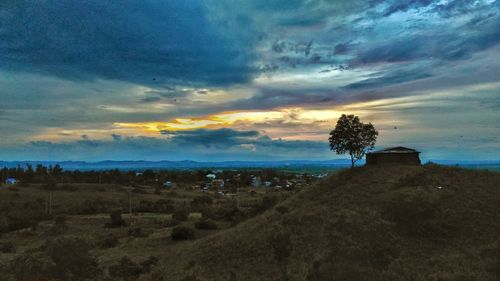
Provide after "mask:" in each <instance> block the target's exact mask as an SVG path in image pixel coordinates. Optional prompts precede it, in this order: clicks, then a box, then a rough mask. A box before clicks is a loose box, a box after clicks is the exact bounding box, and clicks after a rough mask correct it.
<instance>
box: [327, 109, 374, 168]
mask: <svg viewBox="0 0 500 281" xmlns="http://www.w3.org/2000/svg"><path fill="white" fill-rule="evenodd" d="M377 135H378V132H377V130H375V128H374V127H373V125H372V124H371V123H368V124H363V123H361V122H360V121H359V117H358V116H354V115H345V114H342V116H341V117H340V118H339V120H338V121H337V125H336V126H335V129H334V130H333V131H331V132H330V138H329V141H330V149H331V150H335V152H336V153H337V154H346V153H349V155H350V156H351V167H354V163H356V161H358V160H359V159H362V158H363V156H365V154H366V152H367V151H369V150H371V149H373V147H374V146H375V141H376V140H377Z"/></svg>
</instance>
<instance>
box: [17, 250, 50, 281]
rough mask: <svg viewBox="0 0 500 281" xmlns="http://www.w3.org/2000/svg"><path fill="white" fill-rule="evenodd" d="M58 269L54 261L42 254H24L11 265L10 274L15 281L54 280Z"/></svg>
mask: <svg viewBox="0 0 500 281" xmlns="http://www.w3.org/2000/svg"><path fill="white" fill-rule="evenodd" d="M56 267H57V265H56V264H55V263H54V261H53V260H52V259H50V258H49V257H47V256H46V255H45V254H44V253H42V252H35V253H24V254H23V255H20V256H18V257H16V258H15V259H14V260H12V261H11V263H10V272H11V273H12V275H13V277H14V280H18V281H29V280H54V278H55V277H56V270H57V269H56Z"/></svg>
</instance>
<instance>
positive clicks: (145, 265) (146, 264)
mask: <svg viewBox="0 0 500 281" xmlns="http://www.w3.org/2000/svg"><path fill="white" fill-rule="evenodd" d="M157 264H158V258H157V257H155V256H150V257H149V258H148V259H147V260H145V261H143V262H141V267H142V272H143V273H147V272H149V271H151V267H153V266H155V265H157Z"/></svg>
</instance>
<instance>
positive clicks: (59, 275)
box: [42, 237, 100, 280]
mask: <svg viewBox="0 0 500 281" xmlns="http://www.w3.org/2000/svg"><path fill="white" fill-rule="evenodd" d="M42 249H43V250H44V252H45V255H46V256H47V257H49V258H50V260H51V261H52V262H53V264H55V270H54V274H55V276H54V277H55V278H54V279H56V280H68V279H71V280H85V279H90V278H94V277H96V276H98V275H99V273H100V272H99V269H98V266H97V260H96V259H95V258H94V257H92V256H91V255H90V253H89V250H90V247H89V245H88V244H87V243H86V242H85V241H84V240H83V239H81V238H76V237H65V238H59V239H55V240H51V241H48V242H47V243H45V245H44V246H43V247H42Z"/></svg>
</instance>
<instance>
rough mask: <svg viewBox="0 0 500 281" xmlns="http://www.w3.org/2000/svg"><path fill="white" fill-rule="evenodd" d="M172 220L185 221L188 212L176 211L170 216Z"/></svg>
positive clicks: (187, 217)
mask: <svg viewBox="0 0 500 281" xmlns="http://www.w3.org/2000/svg"><path fill="white" fill-rule="evenodd" d="M172 219H174V220H178V221H187V220H188V219H189V212H188V211H186V210H177V211H175V212H174V213H173V214H172Z"/></svg>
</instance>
